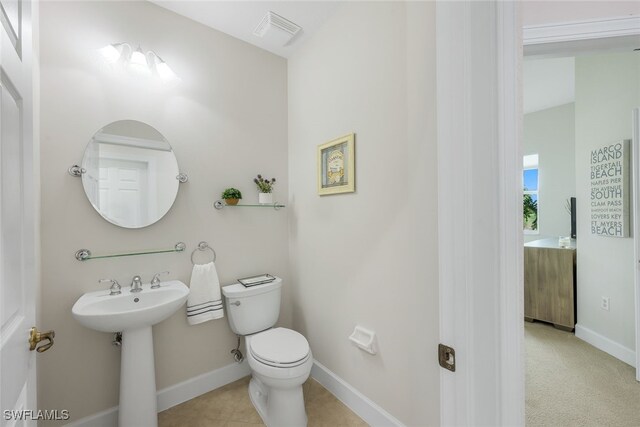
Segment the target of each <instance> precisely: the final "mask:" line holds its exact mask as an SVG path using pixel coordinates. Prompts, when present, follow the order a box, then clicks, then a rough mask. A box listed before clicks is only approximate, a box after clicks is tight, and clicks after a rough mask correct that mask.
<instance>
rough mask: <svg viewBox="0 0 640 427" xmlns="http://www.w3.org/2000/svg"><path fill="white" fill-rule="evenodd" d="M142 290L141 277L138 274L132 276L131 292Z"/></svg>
mask: <svg viewBox="0 0 640 427" xmlns="http://www.w3.org/2000/svg"><path fill="white" fill-rule="evenodd" d="M141 290H142V279H141V278H140V276H133V279H131V292H134V293H135V292H140V291H141Z"/></svg>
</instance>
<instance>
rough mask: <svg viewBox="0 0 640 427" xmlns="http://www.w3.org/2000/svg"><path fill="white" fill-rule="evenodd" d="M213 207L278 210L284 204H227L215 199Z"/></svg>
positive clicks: (283, 206)
mask: <svg viewBox="0 0 640 427" xmlns="http://www.w3.org/2000/svg"><path fill="white" fill-rule="evenodd" d="M213 207H214V208H216V209H218V210H220V209H222V208H272V209H275V210H279V209H281V208H285V207H286V206H285V205H283V204H282V203H278V202H275V203H269V204H262V205H260V204H242V205H241V204H238V205H227V204H226V203H224V202H223V201H222V200H216V201H215V202H214V203H213Z"/></svg>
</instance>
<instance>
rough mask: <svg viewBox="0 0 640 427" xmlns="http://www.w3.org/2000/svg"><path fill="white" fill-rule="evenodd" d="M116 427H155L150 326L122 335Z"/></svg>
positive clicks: (154, 384) (155, 411)
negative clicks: (117, 426)
mask: <svg viewBox="0 0 640 427" xmlns="http://www.w3.org/2000/svg"><path fill="white" fill-rule="evenodd" d="M121 348H122V354H121V364H120V407H119V411H118V425H119V427H141V426H144V427H156V426H157V425H158V403H157V397H156V372H155V363H154V358H153V335H152V333H151V326H147V327H142V328H137V329H131V330H126V331H123V332H122V347H121Z"/></svg>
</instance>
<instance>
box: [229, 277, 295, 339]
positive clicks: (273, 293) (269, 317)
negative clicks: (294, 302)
mask: <svg viewBox="0 0 640 427" xmlns="http://www.w3.org/2000/svg"><path fill="white" fill-rule="evenodd" d="M281 293H282V279H281V278H279V277H276V280H274V281H273V282H271V283H265V284H263V285H256V286H251V287H249V288H245V287H244V285H241V284H240V283H235V284H233V285H229V286H224V287H223V288H222V294H223V295H224V299H225V303H226V304H225V305H226V309H227V317H228V319H229V326H231V330H232V331H233V332H234V333H236V334H238V335H251V334H255V333H256V332H260V331H264V330H265V329H269V328H271V327H272V326H273V325H275V324H276V322H277V321H278V316H279V315H280V294H281ZM238 303H239V304H238Z"/></svg>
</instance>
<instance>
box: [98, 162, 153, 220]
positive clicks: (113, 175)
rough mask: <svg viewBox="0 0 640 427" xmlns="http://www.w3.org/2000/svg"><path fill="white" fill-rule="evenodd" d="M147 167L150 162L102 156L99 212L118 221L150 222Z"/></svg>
mask: <svg viewBox="0 0 640 427" xmlns="http://www.w3.org/2000/svg"><path fill="white" fill-rule="evenodd" d="M147 169H148V163H147V162H142V161H136V160H124V159H101V160H100V172H99V178H98V179H99V181H98V182H99V191H100V192H99V201H98V206H99V208H100V212H102V213H103V214H104V215H106V216H107V217H109V218H110V219H111V220H112V221H114V222H115V223H117V224H134V225H135V226H140V225H143V224H144V223H145V222H146V221H147V205H148V203H147V196H146V194H147V191H146V187H147V175H148V173H147Z"/></svg>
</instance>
